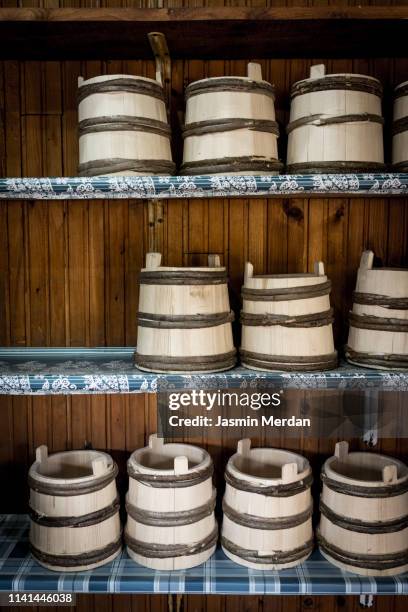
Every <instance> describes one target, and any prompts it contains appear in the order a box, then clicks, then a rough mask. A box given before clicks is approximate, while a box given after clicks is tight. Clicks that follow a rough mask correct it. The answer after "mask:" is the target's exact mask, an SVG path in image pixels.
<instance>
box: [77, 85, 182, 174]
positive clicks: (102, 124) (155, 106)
mask: <svg viewBox="0 0 408 612" xmlns="http://www.w3.org/2000/svg"><path fill="white" fill-rule="evenodd" d="M78 104H79V106H78V115H79V174H80V176H97V175H106V174H133V175H146V174H172V173H173V172H174V169H175V165H174V163H173V162H172V158H171V148H170V126H169V125H168V122H167V113H166V104H165V100H164V93H163V87H162V86H161V84H160V83H158V82H157V81H154V80H153V79H147V78H144V77H138V76H132V75H128V74H111V75H108V74H106V75H102V76H98V77H93V78H92V79H87V80H86V81H85V80H84V79H83V78H82V77H79V79H78Z"/></svg>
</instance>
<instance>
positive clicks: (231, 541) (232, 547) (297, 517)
mask: <svg viewBox="0 0 408 612" xmlns="http://www.w3.org/2000/svg"><path fill="white" fill-rule="evenodd" d="M225 479H226V489H225V495H224V499H223V511H224V518H223V523H222V537H221V543H222V548H223V550H224V552H225V554H226V555H227V556H228V557H229V558H230V559H232V560H233V561H235V562H236V563H239V564H241V565H245V566H246V567H251V568H255V569H261V570H266V569H284V568H288V567H293V566H295V565H298V564H299V563H302V561H304V560H305V559H307V557H308V556H309V555H310V553H311V551H312V548H313V530H312V511H313V502H312V497H311V493H310V487H311V484H312V472H311V468H310V465H309V462H308V461H307V459H305V457H302V456H301V455H297V454H296V453H292V452H289V451H285V450H280V449H276V448H254V449H251V440H249V439H246V440H241V441H240V442H238V448H237V453H236V454H235V455H233V456H232V457H231V458H230V460H229V461H228V464H227V468H226V472H225Z"/></svg>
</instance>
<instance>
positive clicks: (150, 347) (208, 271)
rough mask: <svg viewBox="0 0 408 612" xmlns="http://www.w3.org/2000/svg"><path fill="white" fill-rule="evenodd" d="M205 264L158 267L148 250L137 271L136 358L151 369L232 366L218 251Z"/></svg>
mask: <svg viewBox="0 0 408 612" xmlns="http://www.w3.org/2000/svg"><path fill="white" fill-rule="evenodd" d="M208 262H209V266H210V267H208V268H166V267H162V266H161V265H160V264H161V254H160V253H148V254H147V256H146V268H144V269H143V270H142V271H141V273H140V292H139V315H138V342H137V352H136V354H135V363H136V365H137V367H138V368H140V369H141V370H147V371H150V372H156V371H160V372H183V371H188V372H219V371H222V370H227V369H229V368H232V367H233V366H234V365H235V362H236V351H235V349H234V345H233V340H232V328H231V321H232V320H233V314H232V312H231V311H230V305H229V298H228V287H227V273H226V269H225V268H223V267H220V258H219V257H218V255H210V256H209V258H208Z"/></svg>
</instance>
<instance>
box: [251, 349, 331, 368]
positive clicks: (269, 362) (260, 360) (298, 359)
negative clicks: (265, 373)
mask: <svg viewBox="0 0 408 612" xmlns="http://www.w3.org/2000/svg"><path fill="white" fill-rule="evenodd" d="M239 353H240V355H241V362H242V365H244V366H245V365H248V366H255V367H257V368H262V369H265V370H266V369H268V370H278V371H283V372H315V371H319V370H334V369H335V368H336V367H337V363H338V359H337V351H334V352H333V353H329V354H328V355H318V356H317V357H304V356H303V355H301V356H294V357H288V356H287V355H267V354H265V353H254V352H252V351H245V350H243V349H240V351H239Z"/></svg>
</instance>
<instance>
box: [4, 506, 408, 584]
mask: <svg viewBox="0 0 408 612" xmlns="http://www.w3.org/2000/svg"><path fill="white" fill-rule="evenodd" d="M28 524H29V522H28V517H27V516H26V515H24V514H15V515H12V514H8V515H6V514H3V515H0V550H1V553H0V561H1V563H0V592H1V591H3V592H4V591H8V592H10V591H18V592H24V591H31V592H33V591H47V592H50V593H55V592H68V593H99V594H101V593H162V594H163V593H194V594H231V595H232V594H235V595H250V594H254V593H256V594H257V595H269V594H270V595H297V594H303V595H305V594H313V595H361V594H371V593H373V594H375V595H407V594H408V574H403V575H401V576H396V577H393V576H388V577H379V578H364V577H362V576H357V575H356V574H351V573H349V572H343V571H341V570H339V569H337V568H336V567H335V566H334V565H331V564H330V563H329V562H328V561H326V560H325V559H323V557H322V555H321V554H320V553H319V551H317V550H315V551H314V552H313V553H312V555H311V557H310V558H309V559H308V560H307V561H306V562H305V563H302V565H299V566H298V567H294V568H292V569H287V570H282V571H276V570H275V571H272V570H270V571H267V572H266V571H261V570H248V569H247V568H245V567H243V566H241V565H238V564H236V563H233V562H232V561H230V560H229V559H227V557H226V556H225V555H224V553H223V552H222V551H221V550H220V549H217V551H216V552H215V554H214V555H213V556H212V557H211V559H209V560H208V561H207V562H206V563H204V564H203V565H199V566H198V567H194V568H192V569H188V570H178V571H173V572H157V571H154V570H151V569H148V568H146V567H143V566H141V565H139V564H138V563H135V562H134V561H132V560H131V559H130V558H129V556H128V555H127V553H126V552H125V551H123V552H122V554H121V555H120V556H119V557H118V558H117V559H116V560H115V561H113V562H111V563H108V564H107V565H103V566H102V567H100V568H97V569H94V570H91V571H87V572H75V573H65V574H64V573H60V572H52V571H50V570H47V569H45V568H43V567H41V566H40V565H39V564H38V563H37V562H36V561H35V560H34V559H33V557H32V556H31V555H30V553H29V545H28Z"/></svg>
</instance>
